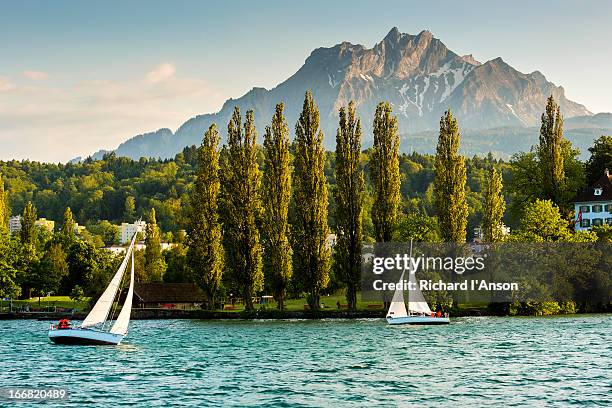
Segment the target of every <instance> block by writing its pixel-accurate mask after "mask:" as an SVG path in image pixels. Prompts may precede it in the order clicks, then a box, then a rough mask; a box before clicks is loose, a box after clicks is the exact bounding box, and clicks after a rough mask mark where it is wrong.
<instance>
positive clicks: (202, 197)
mask: <svg viewBox="0 0 612 408" xmlns="http://www.w3.org/2000/svg"><path fill="white" fill-rule="evenodd" d="M218 145H219V132H218V131H217V126H216V125H215V124H213V125H211V126H210V127H209V128H208V130H207V131H206V133H205V134H204V138H203V139H202V145H201V146H200V148H199V149H198V157H197V160H198V161H197V163H198V167H197V170H196V172H197V173H196V174H197V175H196V181H195V183H194V186H193V191H192V193H191V201H190V204H191V207H190V211H189V220H188V222H189V227H188V229H189V234H188V236H187V245H188V250H187V259H188V262H189V266H190V267H191V270H192V272H193V278H194V279H195V282H196V283H197V284H198V285H199V286H200V287H201V288H202V290H204V292H205V293H206V294H207V297H208V303H207V304H206V306H208V307H209V308H214V305H215V296H216V294H217V290H218V289H219V285H220V284H221V278H222V275H223V263H224V253H223V246H222V243H221V225H220V224H219V215H218V209H219V203H218V199H219V190H220V181H219V150H218ZM178 255H179V254H178V253H174V252H173V260H174V261H175V263H176V262H179V257H178ZM169 266H170V265H169Z"/></svg>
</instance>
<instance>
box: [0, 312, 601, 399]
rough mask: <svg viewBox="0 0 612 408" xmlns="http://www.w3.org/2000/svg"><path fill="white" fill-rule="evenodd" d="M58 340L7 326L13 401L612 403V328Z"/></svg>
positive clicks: (141, 324) (594, 322) (310, 325)
mask: <svg viewBox="0 0 612 408" xmlns="http://www.w3.org/2000/svg"><path fill="white" fill-rule="evenodd" d="M48 326H49V322H42V321H31V320H30V321H28V320H18V321H2V322H0V388H6V387H65V388H66V389H67V390H68V391H69V392H70V397H69V398H68V399H67V400H63V401H60V402H57V403H53V404H45V406H71V407H72V406H75V407H76V406H83V405H84V404H86V403H93V404H95V405H100V406H102V405H103V406H107V407H113V406H121V405H126V406H127V405H132V406H147V407H167V406H189V407H191V406H321V407H336V406H341V407H351V406H355V407H361V406H366V405H367V406H418V407H422V406H550V405H557V406H565V405H572V404H589V405H610V404H611V403H612V397H611V395H612V394H611V393H612V315H592V316H574V317H552V318H493V317H491V318H486V317H485V318H461V319H454V320H453V322H452V324H451V325H449V326H438V327H434V326H421V327H412V326H394V327H391V326H388V325H387V324H386V323H385V322H384V320H324V321H193V320H148V321H132V323H131V325H130V333H129V335H128V337H127V338H126V339H125V341H124V343H123V344H122V345H120V346H117V347H112V346H110V347H109V346H58V345H53V344H52V343H50V342H49V341H48V339H47V335H46V329H47V328H48ZM32 404H33V403H31V402H29V403H27V402H22V403H13V402H11V403H10V404H9V402H8V401H0V405H2V406H29V405H32Z"/></svg>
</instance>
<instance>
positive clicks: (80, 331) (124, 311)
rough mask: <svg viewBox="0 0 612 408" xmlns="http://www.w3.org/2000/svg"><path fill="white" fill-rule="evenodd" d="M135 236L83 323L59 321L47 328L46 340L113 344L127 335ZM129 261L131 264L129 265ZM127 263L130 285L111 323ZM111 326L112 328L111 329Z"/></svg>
mask: <svg viewBox="0 0 612 408" xmlns="http://www.w3.org/2000/svg"><path fill="white" fill-rule="evenodd" d="M135 242H136V234H134V236H133V237H132V241H131V243H130V246H129V247H128V249H127V251H126V254H125V258H123V262H121V266H119V270H117V272H116V273H115V275H114V276H113V278H112V279H111V281H110V283H109V285H108V286H107V287H106V290H104V293H102V296H100V299H98V301H97V302H96V304H95V305H94V307H93V308H92V309H91V311H90V312H89V314H88V315H87V317H85V320H83V322H82V323H81V325H80V326H71V325H70V323H69V322H68V321H67V320H65V319H62V320H60V322H59V324H57V325H53V326H51V328H50V329H49V339H51V341H52V342H54V343H57V344H110V345H117V344H119V343H120V342H121V341H122V340H123V338H124V337H125V336H126V335H127V332H128V326H129V323H130V314H131V312H132V299H133V297H134V244H135ZM130 258H131V262H130ZM128 263H131V271H130V285H129V287H128V291H127V295H126V297H125V301H124V303H123V307H122V308H121V311H120V312H119V316H117V319H116V320H115V321H114V323H113V319H112V315H111V309H112V308H113V304H114V303H115V298H116V297H117V295H118V293H120V290H119V289H120V286H121V281H122V280H123V276H124V274H125V271H126V269H127V266H128ZM111 325H112V326H111Z"/></svg>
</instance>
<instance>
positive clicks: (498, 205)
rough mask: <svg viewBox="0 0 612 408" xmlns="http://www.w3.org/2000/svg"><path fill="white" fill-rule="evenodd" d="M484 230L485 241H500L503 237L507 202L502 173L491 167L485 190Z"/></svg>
mask: <svg viewBox="0 0 612 408" xmlns="http://www.w3.org/2000/svg"><path fill="white" fill-rule="evenodd" d="M484 198H485V203H484V211H483V216H482V232H483V237H484V241H485V242H489V243H491V242H500V241H501V240H502V239H503V236H504V232H503V225H504V224H503V218H504V211H505V210H506V202H505V200H504V195H503V193H502V177H501V174H500V173H499V172H498V171H497V170H495V168H494V167H492V168H491V172H490V173H489V178H488V179H487V182H486V187H485V192H484Z"/></svg>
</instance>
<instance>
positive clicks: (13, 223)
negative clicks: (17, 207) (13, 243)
mask: <svg viewBox="0 0 612 408" xmlns="http://www.w3.org/2000/svg"><path fill="white" fill-rule="evenodd" d="M9 231H10V232H11V234H14V233H16V232H18V231H21V215H13V216H12V217H10V218H9Z"/></svg>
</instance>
